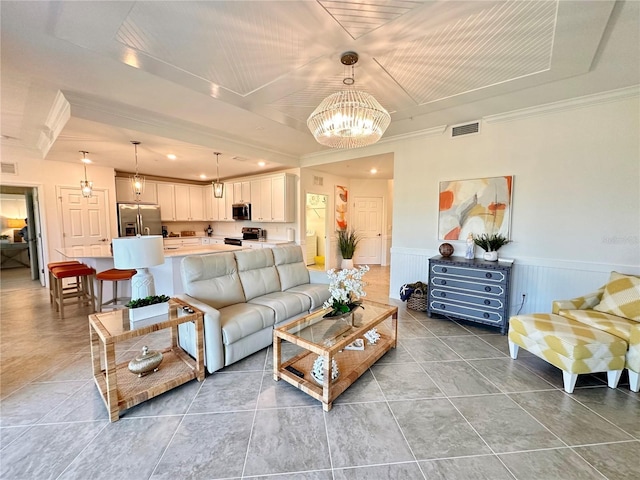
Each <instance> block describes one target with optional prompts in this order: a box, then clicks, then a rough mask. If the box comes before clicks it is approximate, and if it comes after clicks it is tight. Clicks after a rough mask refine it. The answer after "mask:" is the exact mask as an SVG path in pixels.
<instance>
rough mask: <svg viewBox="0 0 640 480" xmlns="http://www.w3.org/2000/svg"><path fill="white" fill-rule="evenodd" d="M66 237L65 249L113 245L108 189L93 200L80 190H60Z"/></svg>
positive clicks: (92, 197) (94, 192)
mask: <svg viewBox="0 0 640 480" xmlns="http://www.w3.org/2000/svg"><path fill="white" fill-rule="evenodd" d="M59 198H60V206H61V214H62V236H63V245H64V247H65V248H73V247H86V246H93V245H103V244H105V243H107V242H109V220H108V218H109V216H108V214H107V208H106V201H105V198H106V194H105V192H104V190H102V191H100V190H94V191H93V195H92V196H91V197H89V198H85V197H83V196H82V193H81V191H80V189H79V188H68V187H63V188H60V196H59Z"/></svg>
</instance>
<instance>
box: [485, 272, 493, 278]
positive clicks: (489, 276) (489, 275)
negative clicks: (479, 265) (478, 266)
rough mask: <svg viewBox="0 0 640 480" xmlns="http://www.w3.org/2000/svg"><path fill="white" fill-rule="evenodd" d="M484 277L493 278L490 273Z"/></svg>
mask: <svg viewBox="0 0 640 480" xmlns="http://www.w3.org/2000/svg"><path fill="white" fill-rule="evenodd" d="M484 276H485V277H487V278H491V277H493V275H491V274H490V273H485V274H484Z"/></svg>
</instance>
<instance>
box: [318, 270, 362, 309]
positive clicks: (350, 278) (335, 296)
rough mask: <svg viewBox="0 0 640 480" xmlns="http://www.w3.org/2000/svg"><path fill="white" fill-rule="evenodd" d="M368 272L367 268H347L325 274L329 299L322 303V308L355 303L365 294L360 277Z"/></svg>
mask: <svg viewBox="0 0 640 480" xmlns="http://www.w3.org/2000/svg"><path fill="white" fill-rule="evenodd" d="M368 271H369V266H368V265H364V266H362V267H360V268H350V269H349V268H348V269H344V270H340V271H338V272H336V270H335V269H331V270H329V271H328V272H327V275H328V276H329V293H331V298H329V300H327V301H326V302H324V305H323V307H324V308H333V307H334V304H348V303H353V302H355V301H357V300H358V299H359V298H360V297H365V296H366V295H367V294H366V293H365V291H364V287H365V285H366V283H365V282H363V281H362V277H363V276H364V274H365V273H367V272H368Z"/></svg>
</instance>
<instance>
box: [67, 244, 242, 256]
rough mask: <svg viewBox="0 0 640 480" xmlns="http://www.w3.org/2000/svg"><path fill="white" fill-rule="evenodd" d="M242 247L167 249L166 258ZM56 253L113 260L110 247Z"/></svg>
mask: <svg viewBox="0 0 640 480" xmlns="http://www.w3.org/2000/svg"><path fill="white" fill-rule="evenodd" d="M237 250H242V247H236V246H234V245H199V246H193V247H180V248H175V249H174V248H165V249H164V256H165V257H169V258H170V257H184V256H186V255H204V254H207V253H218V252H234V251H237ZM56 252H58V253H60V254H61V255H62V256H64V257H66V258H113V254H112V253H111V247H110V246H109V245H93V246H87V247H70V248H56Z"/></svg>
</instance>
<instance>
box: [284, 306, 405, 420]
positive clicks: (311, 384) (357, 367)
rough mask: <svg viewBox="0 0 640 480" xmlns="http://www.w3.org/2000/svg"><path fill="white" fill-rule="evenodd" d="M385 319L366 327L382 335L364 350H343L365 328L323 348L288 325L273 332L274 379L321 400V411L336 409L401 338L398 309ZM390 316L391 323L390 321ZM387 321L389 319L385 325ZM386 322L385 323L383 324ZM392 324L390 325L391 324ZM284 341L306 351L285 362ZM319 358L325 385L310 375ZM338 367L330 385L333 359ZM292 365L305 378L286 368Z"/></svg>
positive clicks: (392, 309)
mask: <svg viewBox="0 0 640 480" xmlns="http://www.w3.org/2000/svg"><path fill="white" fill-rule="evenodd" d="M389 309H390V310H389V311H388V313H387V315H386V317H384V318H381V319H379V321H376V322H374V323H373V324H369V325H367V327H365V328H366V329H365V330H364V331H367V330H369V329H371V328H374V327H375V328H376V329H377V331H378V333H379V334H380V339H379V340H378V341H377V342H376V344H375V345H370V344H369V342H367V341H366V340H365V349H364V350H343V349H344V347H345V346H346V345H348V344H350V343H351V342H353V341H354V340H355V339H356V338H361V337H362V334H363V333H364V331H363V329H352V331H351V332H349V333H348V334H345V335H344V336H342V337H341V338H340V339H338V340H337V341H336V343H335V344H334V345H332V346H330V347H323V346H319V345H316V344H314V343H311V342H309V341H307V340H305V339H303V338H300V337H298V336H296V335H292V334H290V333H288V332H286V328H287V325H285V326H284V327H281V328H278V329H275V330H274V338H273V365H274V372H273V379H274V380H276V381H278V380H280V379H281V378H282V379H283V380H284V381H286V382H287V383H290V384H291V385H293V386H294V387H296V388H299V389H300V390H302V391H303V392H305V393H306V394H307V395H310V396H312V397H313V398H315V399H317V400H320V401H321V402H322V408H323V410H324V411H326V412H328V411H329V410H331V407H332V406H333V402H334V400H335V399H336V398H337V397H338V396H339V395H340V394H341V393H342V392H344V391H345V390H346V389H347V388H349V386H351V385H352V384H353V383H354V382H355V381H356V380H357V379H358V378H359V377H360V376H361V375H362V374H363V373H364V372H366V371H367V369H368V368H369V367H370V366H371V365H373V364H374V363H375V362H377V361H378V360H379V359H380V358H381V357H382V356H383V355H384V354H385V353H387V352H388V351H389V350H390V349H391V348H395V347H396V344H397V338H398V335H397V333H398V323H397V315H398V309H397V308H396V307H390V306H389ZM389 317H391V320H390V321H388V319H389ZM385 320H387V321H386V322H385ZM383 322H384V323H383ZM389 323H390V324H391V325H388V324H389ZM282 340H286V341H289V342H291V343H294V344H296V345H298V346H300V347H302V348H304V349H305V351H304V352H302V353H300V354H299V355H296V356H295V357H293V358H291V359H289V360H287V361H285V362H282V355H281V354H282V349H281V342H282ZM318 355H321V356H323V357H324V365H325V371H324V377H323V378H324V383H323V384H322V385H320V384H318V383H317V382H316V381H315V380H314V379H313V377H312V376H311V370H312V368H313V363H314V362H315V360H316V358H317V357H318ZM334 358H335V360H336V363H337V364H338V372H339V376H338V378H337V379H336V380H335V381H333V382H331V381H329V379H330V378H331V374H330V373H329V372H328V368H327V366H329V365H331V364H332V359H334ZM290 365H291V366H293V367H294V368H295V369H296V370H299V371H301V372H303V374H304V377H303V378H300V377H298V376H297V375H295V374H293V373H291V372H290V371H288V370H286V369H285V368H286V367H288V366H290Z"/></svg>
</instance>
